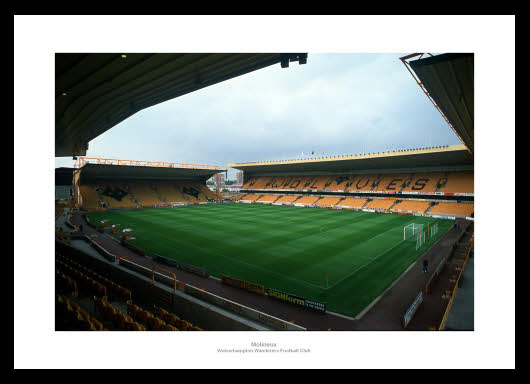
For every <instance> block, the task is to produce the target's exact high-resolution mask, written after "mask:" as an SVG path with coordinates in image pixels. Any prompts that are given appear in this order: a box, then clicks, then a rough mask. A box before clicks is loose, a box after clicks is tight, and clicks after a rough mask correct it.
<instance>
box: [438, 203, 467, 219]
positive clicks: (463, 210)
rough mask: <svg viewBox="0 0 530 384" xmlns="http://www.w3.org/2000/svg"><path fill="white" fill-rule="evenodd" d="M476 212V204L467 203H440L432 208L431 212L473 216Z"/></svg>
mask: <svg viewBox="0 0 530 384" xmlns="http://www.w3.org/2000/svg"><path fill="white" fill-rule="evenodd" d="M473 212H474V204H466V203H438V204H436V205H435V206H434V207H432V208H431V210H430V211H429V213H434V214H436V213H440V214H450V215H465V216H471V215H473Z"/></svg>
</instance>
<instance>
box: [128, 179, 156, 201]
mask: <svg viewBox="0 0 530 384" xmlns="http://www.w3.org/2000/svg"><path fill="white" fill-rule="evenodd" d="M129 188H130V190H131V191H132V193H133V194H134V197H135V198H136V200H137V201H138V202H139V203H140V205H142V206H153V205H160V204H164V202H163V201H162V200H160V198H159V197H158V195H157V194H156V192H155V191H154V189H153V188H151V187H150V185H149V184H147V183H131V184H129Z"/></svg>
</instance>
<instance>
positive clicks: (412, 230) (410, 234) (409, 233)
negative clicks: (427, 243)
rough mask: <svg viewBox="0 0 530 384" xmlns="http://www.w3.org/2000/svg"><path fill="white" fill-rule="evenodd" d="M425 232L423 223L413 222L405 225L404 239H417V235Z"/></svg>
mask: <svg viewBox="0 0 530 384" xmlns="http://www.w3.org/2000/svg"><path fill="white" fill-rule="evenodd" d="M422 232H423V224H416V223H412V224H409V225H407V226H406V227H403V240H411V241H415V240H416V237H418V235H419V234H420V233H422Z"/></svg>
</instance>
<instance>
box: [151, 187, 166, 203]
mask: <svg viewBox="0 0 530 384" xmlns="http://www.w3.org/2000/svg"><path fill="white" fill-rule="evenodd" d="M149 186H150V187H151V189H152V190H153V191H155V193H156V196H157V197H158V199H159V200H160V201H161V202H163V203H164V204H167V201H166V199H164V198H163V197H162V195H161V194H160V192H158V188H157V187H156V185H155V184H151V183H149Z"/></svg>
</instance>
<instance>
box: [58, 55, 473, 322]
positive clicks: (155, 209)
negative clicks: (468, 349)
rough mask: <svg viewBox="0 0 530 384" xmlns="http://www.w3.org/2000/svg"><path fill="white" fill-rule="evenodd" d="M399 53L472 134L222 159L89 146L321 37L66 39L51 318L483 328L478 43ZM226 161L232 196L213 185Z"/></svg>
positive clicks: (449, 115)
mask: <svg viewBox="0 0 530 384" xmlns="http://www.w3.org/2000/svg"><path fill="white" fill-rule="evenodd" d="M401 61H402V63H403V65H404V66H405V68H406V69H404V70H408V71H409V72H410V74H411V75H412V79H411V81H415V82H417V84H418V85H419V86H420V88H421V90H422V91H423V92H424V93H425V95H426V97H428V98H429V100H430V101H431V102H432V103H433V106H434V108H436V109H437V110H438V111H439V112H440V113H441V115H442V116H443V117H444V119H445V120H446V122H447V123H448V126H449V127H448V128H447V129H452V130H453V131H454V132H455V133H456V135H457V136H458V137H459V138H460V140H461V141H462V144H459V145H450V146H439V147H424V148H415V149H403V150H393V151H386V152H379V153H363V154H356V155H348V156H328V157H313V158H299V159H290V160H279V161H257V162H246V163H231V164H227V166H226V167H227V168H221V167H220V166H219V165H209V164H188V163H172V162H156V161H145V160H124V159H113V158H91V157H87V156H86V154H87V150H88V143H89V141H90V140H92V139H93V138H95V137H97V136H98V135H100V134H102V133H103V132H105V131H107V130H109V129H111V128H112V127H114V126H115V125H116V124H118V123H119V122H121V121H123V120H125V119H127V118H128V117H129V116H131V115H133V114H134V113H136V112H138V111H139V110H142V109H145V108H148V107H150V106H152V105H155V104H158V103H161V102H163V101H166V100H170V99H174V98H177V97H179V96H182V95H185V94H188V93H190V92H195V91H199V90H200V89H201V88H204V87H207V86H215V84H217V83H219V82H223V81H230V79H232V78H234V77H237V76H241V75H243V74H246V73H249V72H252V71H257V70H260V69H262V68H265V67H268V66H271V65H280V66H281V67H282V68H284V70H286V71H289V65H310V57H308V54H305V53H278V54H127V55H125V54H56V136H55V146H56V149H55V151H56V153H55V155H56V156H57V157H61V156H73V157H74V158H75V159H76V163H75V165H74V167H73V168H72V169H61V168H58V169H56V202H55V228H56V230H55V277H56V278H55V291H56V297H55V327H56V330H83V331H88V330H134V331H146V330H147V331H244V330H250V331H259V330H264V331H267V330H269V331H270V330H273V331H279V330H293V331H323V330H326V331H327V330H331V331H343V330H473V327H474V325H473V256H474V255H473V250H474V219H475V218H474V157H473V151H474V143H473V112H472V111H473V91H474V89H473V54H440V55H435V56H433V55H430V54H412V55H407V56H404V57H402V58H401ZM228 168H230V169H235V170H237V171H238V172H241V175H242V185H241V188H240V191H239V193H237V195H235V196H234V195H231V194H229V193H224V192H222V191H221V190H220V189H219V188H217V189H215V190H212V189H210V188H209V187H208V186H207V181H208V180H210V179H212V178H216V177H220V175H223V174H225V175H226V172H227V171H228ZM427 266H428V268H427Z"/></svg>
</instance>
